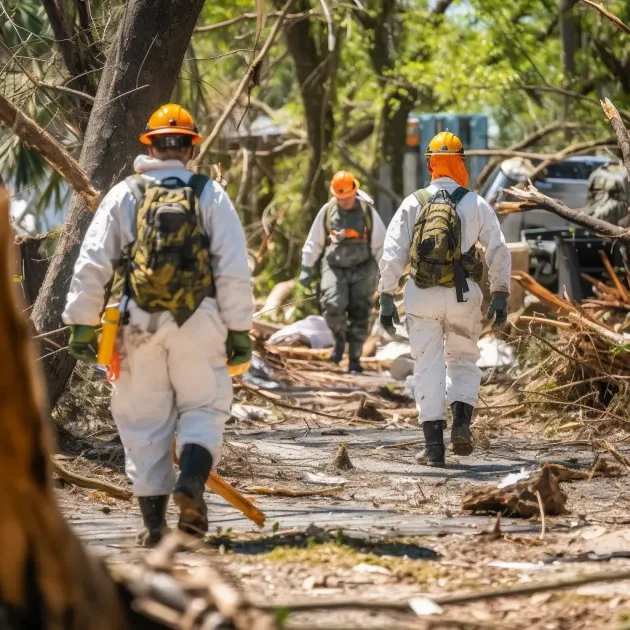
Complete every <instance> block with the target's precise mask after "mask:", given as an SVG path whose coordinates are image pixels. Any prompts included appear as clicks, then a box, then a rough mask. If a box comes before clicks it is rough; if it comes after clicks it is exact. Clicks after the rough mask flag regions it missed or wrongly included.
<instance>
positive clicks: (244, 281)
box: [63, 156, 254, 496]
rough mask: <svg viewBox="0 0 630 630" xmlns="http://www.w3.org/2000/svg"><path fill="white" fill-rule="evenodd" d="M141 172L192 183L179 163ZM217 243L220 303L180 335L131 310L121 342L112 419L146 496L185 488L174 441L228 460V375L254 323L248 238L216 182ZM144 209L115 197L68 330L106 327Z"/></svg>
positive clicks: (213, 236)
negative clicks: (230, 335)
mask: <svg viewBox="0 0 630 630" xmlns="http://www.w3.org/2000/svg"><path fill="white" fill-rule="evenodd" d="M134 167H135V170H136V172H138V173H141V174H142V175H143V177H145V178H147V179H149V180H161V179H165V178H167V177H178V178H179V179H181V180H182V181H184V182H187V181H188V180H189V179H190V177H191V175H192V173H191V171H189V170H187V169H186V168H185V166H184V164H182V163H181V162H179V161H177V160H165V161H161V160H156V159H154V158H150V157H148V156H139V157H138V158H136V161H135V164H134ZM199 204H200V213H201V217H202V222H203V229H204V232H205V233H206V234H207V235H208V236H209V238H210V251H211V253H212V269H213V273H214V278H213V279H214V283H215V287H216V298H205V299H204V300H203V302H202V303H201V305H200V306H199V308H198V309H197V310H196V311H195V313H193V315H192V316H191V317H190V318H189V319H188V320H187V321H186V322H185V323H184V325H183V326H181V328H180V327H178V326H177V324H176V323H175V321H174V319H173V317H172V315H171V314H170V313H169V312H168V311H164V312H160V313H155V314H149V313H147V312H146V311H143V310H141V309H140V308H138V307H137V306H136V305H135V303H134V302H133V300H130V301H129V317H130V319H129V324H128V325H127V326H124V327H122V335H120V336H119V341H118V350H119V353H120V360H121V365H120V378H119V379H118V380H117V381H115V382H114V383H113V394H112V415H113V417H114V420H115V422H116V426H117V427H118V430H119V432H120V437H121V440H122V443H123V445H124V448H125V460H126V462H125V463H126V470H127V474H128V476H129V478H130V479H131V481H132V482H133V493H134V494H135V495H136V496H156V495H164V494H169V493H170V492H171V491H172V490H173V486H174V484H175V472H174V470H173V453H172V447H173V441H174V438H175V434H177V452H178V454H180V453H181V450H182V448H183V446H184V445H185V444H200V445H201V446H203V447H205V448H206V449H208V451H210V454H211V455H212V461H213V465H214V466H216V465H217V464H218V462H219V460H220V457H221V444H222V440H223V427H224V423H225V421H226V420H227V418H228V417H229V413H230V405H231V403H232V381H231V378H230V376H229V374H228V371H227V366H226V360H227V359H226V351H225V341H226V337H227V331H228V330H235V331H244V330H250V328H251V324H252V315H253V309H254V306H253V298H252V292H251V281H250V274H249V269H248V266H247V251H246V243H245V235H244V232H243V228H242V226H241V223H240V221H239V218H238V215H237V214H236V211H235V210H234V207H233V206H232V203H231V201H230V199H229V197H228V196H227V194H226V193H225V192H224V190H223V189H222V188H221V187H220V186H219V184H217V183H215V182H212V181H211V182H209V183H208V184H207V185H206V187H205V188H204V191H203V193H202V195H201V198H200V200H199ZM136 205H137V204H136V201H135V199H134V197H133V195H132V194H131V191H130V190H129V188H128V186H127V184H126V183H125V182H124V181H123V182H121V183H119V184H117V185H116V186H114V187H113V188H112V189H111V190H110V192H109V193H108V194H107V195H106V196H105V198H104V199H103V201H102V202H101V205H100V206H99V208H98V209H97V211H96V214H95V215H94V219H93V220H92V223H91V225H90V227H89V229H88V231H87V234H86V236H85V240H84V241H83V245H82V247H81V253H80V254H79V258H78V260H77V262H76V265H75V269H74V276H73V278H72V283H71V285H70V292H69V294H68V299H67V304H66V310H65V311H64V313H63V320H64V322H65V323H66V324H82V325H88V326H97V325H99V323H100V314H101V311H102V308H103V296H104V288H105V285H106V284H107V283H108V282H109V281H110V279H111V278H112V275H113V272H114V265H115V264H116V262H117V261H118V260H119V258H120V255H121V252H122V250H123V248H124V247H126V246H127V245H128V244H129V243H131V242H133V241H134V240H135V238H136V211H137V208H136Z"/></svg>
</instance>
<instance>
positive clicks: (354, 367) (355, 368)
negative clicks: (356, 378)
mask: <svg viewBox="0 0 630 630" xmlns="http://www.w3.org/2000/svg"><path fill="white" fill-rule="evenodd" d="M348 372H350V373H351V374H352V373H355V374H361V373H362V372H363V366H362V365H361V361H359V359H350V364H349V365H348Z"/></svg>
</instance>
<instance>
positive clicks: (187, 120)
mask: <svg viewBox="0 0 630 630" xmlns="http://www.w3.org/2000/svg"><path fill="white" fill-rule="evenodd" d="M164 136H180V137H182V138H187V139H188V143H189V144H197V143H198V142H201V136H200V135H199V132H198V131H197V126H196V125H195V122H194V121H193V118H192V116H191V115H190V114H189V113H188V112H187V111H186V110H185V109H184V108H183V107H182V106H181V105H177V104H175V103H167V104H166V105H162V107H160V108H159V109H157V110H156V111H155V112H153V114H152V115H151V118H149V122H148V123H147V126H146V129H145V130H144V133H143V134H142V135H141V136H140V142H142V144H147V145H152V144H155V143H156V142H157V141H159V139H160V138H162V137H164Z"/></svg>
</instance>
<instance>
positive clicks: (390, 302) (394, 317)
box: [378, 293, 400, 335]
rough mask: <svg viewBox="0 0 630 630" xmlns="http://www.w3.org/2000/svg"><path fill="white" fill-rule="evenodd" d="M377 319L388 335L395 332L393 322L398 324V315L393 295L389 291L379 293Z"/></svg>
mask: <svg viewBox="0 0 630 630" xmlns="http://www.w3.org/2000/svg"><path fill="white" fill-rule="evenodd" d="M380 306H381V307H380V310H379V314H378V315H379V319H380V321H381V326H382V327H383V328H384V329H385V331H386V332H388V333H389V334H390V335H393V334H394V333H395V332H396V329H395V328H394V324H398V325H400V317H398V309H397V308H396V304H394V296H393V295H391V294H389V293H381V299H380Z"/></svg>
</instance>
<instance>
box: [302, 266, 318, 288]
mask: <svg viewBox="0 0 630 630" xmlns="http://www.w3.org/2000/svg"><path fill="white" fill-rule="evenodd" d="M314 281H315V274H314V273H313V267H305V266H304V265H302V271H300V277H299V278H298V282H299V283H300V284H301V285H302V286H303V287H304V288H305V289H309V290H311V289H312V288H313V282H314Z"/></svg>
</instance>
